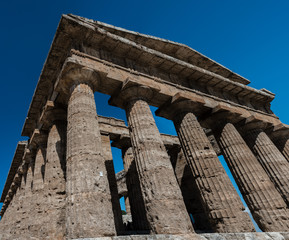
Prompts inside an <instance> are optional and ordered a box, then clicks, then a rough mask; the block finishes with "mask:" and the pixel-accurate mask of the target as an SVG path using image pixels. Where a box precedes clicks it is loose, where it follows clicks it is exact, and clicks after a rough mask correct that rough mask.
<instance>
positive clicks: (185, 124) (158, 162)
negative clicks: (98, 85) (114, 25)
mask: <svg viewBox="0 0 289 240" xmlns="http://www.w3.org/2000/svg"><path fill="white" fill-rule="evenodd" d="M152 97H153V92H152V90H151V89H150V88H147V87H142V86H138V85H135V84H127V85H124V86H123V87H122V89H121V91H120V93H119V94H118V95H117V96H116V95H115V96H114V97H113V99H112V101H111V102H114V103H115V104H116V103H117V102H119V103H120V104H119V107H122V108H124V109H125V111H126V115H127V121H128V127H129V131H130V137H131V145H132V152H133V157H134V162H133V161H132V160H127V162H126V163H125V168H126V169H127V171H128V172H129V169H136V172H137V176H133V174H134V173H132V176H131V177H130V179H131V180H132V179H133V180H132V182H131V184H132V185H133V184H135V183H136V182H137V181H139V186H140V189H138V190H137V189H134V190H132V191H131V194H132V195H135V196H136V195H137V194H139V193H141V196H142V200H143V202H142V203H138V205H140V204H143V206H144V210H145V211H143V212H142V213H140V214H134V215H135V216H141V221H140V222H139V223H140V224H141V227H143V228H144V229H149V230H150V231H151V232H152V233H158V234H190V233H192V232H193V231H194V230H193V228H192V224H191V221H190V218H189V216H188V213H187V210H186V206H185V204H184V201H183V197H182V194H181V191H180V188H179V186H178V183H177V180H176V178H175V175H174V171H173V168H172V165H171V163H170V158H169V156H168V154H167V152H166V149H165V147H164V144H163V142H162V140H161V137H160V133H159V131H158V129H157V127H156V124H155V121H154V118H153V116H152V113H151V111H150V108H149V104H148V101H149V100H150V98H152ZM116 105H117V104H116ZM67 119H68V121H67V157H66V160H67V162H66V164H67V177H66V181H67V183H66V194H67V215H66V216H67V223H66V227H67V233H68V237H69V238H80V237H96V236H112V235H115V234H116V229H115V223H114V218H113V210H112V209H113V208H112V203H111V201H112V200H111V194H110V188H109V187H110V186H109V181H108V178H107V169H106V166H105V159H104V156H103V154H102V142H101V136H100V132H99V126H98V122H97V114H96V107H95V100H94V95H93V88H92V87H91V86H90V85H89V83H87V82H86V83H78V84H75V85H73V87H72V88H71V95H70V97H69V102H68V113H67ZM173 122H174V125H175V127H176V130H177V133H178V136H179V139H180V143H181V146H182V149H183V151H184V155H185V157H186V161H187V164H188V166H189V167H190V169H191V171H192V174H193V179H194V181H195V184H196V186H197V190H198V192H197V193H196V194H199V196H200V198H201V203H202V206H203V208H204V209H205V213H206V214H207V216H208V219H209V221H210V224H211V227H212V228H213V230H214V231H216V232H252V231H254V226H253V223H252V222H251V220H250V218H249V215H248V214H247V213H246V212H244V207H243V205H242V203H241V200H240V198H239V196H238V195H237V192H236V190H235V189H234V187H233V185H232V183H231V181H230V179H229V177H228V176H227V174H226V172H225V170H224V168H223V167H222V165H221V163H220V161H219V159H218V157H217V155H216V153H215V151H214V150H213V148H212V146H211V144H210V142H209V140H208V139H207V137H206V135H205V133H204V131H203V129H202V127H201V126H200V124H199V122H198V120H197V118H196V116H195V115H194V113H193V111H186V112H181V111H180V112H178V113H177V114H175V116H174V118H173ZM218 126H219V127H218V128H215V129H214V131H215V132H216V135H217V136H218V138H219V142H220V145H221V147H222V151H223V154H224V157H225V159H226V161H227V162H228V164H229V166H230V168H231V170H232V172H233V175H234V177H235V179H237V183H238V185H239V186H240V189H241V191H242V194H243V196H244V199H245V201H246V202H247V203H248V206H249V207H250V209H251V211H252V213H253V216H254V217H255V220H256V221H257V222H258V224H259V225H260V227H261V228H263V230H264V231H286V230H287V229H288V211H287V206H286V203H285V201H286V199H288V195H287V194H288V191H287V188H288V186H287V185H286V184H285V183H288V172H289V171H288V170H289V169H288V163H287V162H286V164H285V163H284V165H282V167H280V162H284V160H285V158H284V157H283V155H282V154H281V153H280V152H279V151H278V149H277V148H276V147H275V148H274V145H273V144H272V142H271V141H270V139H269V138H268V137H267V136H266V135H265V133H264V132H262V131H261V132H256V131H255V132H254V131H250V132H248V133H247V137H246V139H247V142H248V143H249V145H250V146H251V148H252V149H253V151H254V154H253V153H252V152H251V150H250V148H249V147H248V146H247V144H246V142H245V141H244V140H243V138H242V137H241V135H240V134H239V132H238V131H237V130H236V129H235V127H234V125H233V124H230V123H224V124H223V125H222V126H220V125H218ZM271 152H274V153H273V154H274V155H273V158H272V155H270V153H271ZM277 152H278V154H277ZM128 155H129V152H128V151H126V152H124V156H125V158H126V159H129V157H128ZM255 155H257V158H256V157H255ZM278 161H279V162H278ZM285 161H286V160H285ZM260 162H261V165H262V166H261V165H260ZM280 168H283V169H280ZM277 169H278V170H277ZM287 169H288V170H287ZM276 171H278V172H276ZM132 172H135V170H133V171H132ZM282 174H284V175H285V176H283V175H282ZM286 174H287V175H286ZM268 176H269V177H268ZM136 177H137V179H136ZM275 187H276V188H277V190H278V191H279V192H278V191H277V190H276V188H275ZM129 188H130V187H129ZM131 189H133V187H132V188H131ZM134 191H139V192H138V193H137V192H134ZM279 193H281V195H280V194H279ZM135 196H134V197H135ZM281 196H282V197H283V199H282V197H281ZM134 197H132V198H130V202H131V208H132V209H131V211H132V212H133V211H138V210H139V209H137V208H135V209H134V206H133V201H134V200H133V199H134ZM144 212H145V214H144ZM144 215H145V216H144Z"/></svg>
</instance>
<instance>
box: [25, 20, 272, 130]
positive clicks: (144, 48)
mask: <svg viewBox="0 0 289 240" xmlns="http://www.w3.org/2000/svg"><path fill="white" fill-rule="evenodd" d="M104 28H105V27H104V25H102V24H101V25H98V24H97V25H96V23H95V22H93V23H92V22H91V20H88V19H84V18H81V20H80V18H79V17H77V16H72V15H71V16H70V15H63V16H62V18H61V21H60V23H59V26H58V29H57V34H56V35H55V38H54V41H53V43H52V46H51V49H50V52H49V55H48V57H47V60H46V63H45V65H44V68H43V70H42V73H41V76H40V78H39V82H38V84H37V89H36V91H35V94H34V96H33V100H32V102H31V105H30V108H29V111H28V116H27V118H26V121H25V124H24V127H23V131H22V135H23V136H30V134H31V131H33V129H34V128H35V126H34V125H35V122H37V121H38V119H35V118H37V115H36V116H34V115H33V114H32V112H37V111H38V112H39V109H41V108H42V107H43V106H39V105H38V104H37V103H36V102H37V101H36V99H45V98H46V99H48V98H49V94H51V92H53V89H49V91H44V86H47V85H48V86H53V85H54V83H55V81H56V77H55V76H58V73H59V72H60V71H61V67H62V65H63V63H64V61H65V58H66V56H67V54H68V52H69V50H70V48H71V46H72V45H73V43H74V44H75V45H77V44H80V43H79V42H75V41H77V39H79V37H80V36H81V39H82V40H81V44H83V43H86V44H90V45H93V46H96V45H98V46H99V47H100V48H102V47H105V46H106V45H107V46H106V47H109V48H113V49H114V52H115V53H116V54H119V53H118V51H122V50H123V49H126V50H125V52H128V51H129V50H130V49H134V52H135V54H134V55H133V56H130V57H133V58H134V60H135V61H138V60H139V58H140V56H141V55H143V56H147V57H146V58H145V59H143V60H144V61H142V63H143V64H145V65H153V64H152V62H151V61H150V60H151V59H159V60H160V61H162V63H163V64H160V65H161V66H163V67H165V68H166V70H167V71H168V73H170V72H171V71H172V70H173V69H179V71H178V73H182V74H183V73H184V72H186V73H187V75H188V76H190V75H194V72H197V73H198V74H201V75H203V76H204V78H205V77H206V78H208V77H211V78H212V79H213V80H214V81H210V82H209V83H208V84H211V85H214V84H215V83H217V84H218V85H223V84H225V85H228V86H229V88H228V89H234V86H235V88H240V89H243V90H244V91H245V92H248V91H249V92H250V91H251V92H253V94H250V95H252V100H253V101H256V102H261V101H263V102H266V103H268V102H270V101H272V100H273V95H272V94H271V93H268V92H267V91H265V90H257V89H253V88H250V87H248V86H246V84H248V83H249V81H248V80H246V79H244V78H242V77H240V76H239V75H237V74H235V73H233V72H232V71H230V70H228V69H226V68H224V67H223V66H221V65H219V64H218V63H216V62H214V61H212V60H211V59H209V58H206V57H205V56H203V55H202V54H200V53H197V52H196V51H195V50H192V49H191V48H188V47H187V46H185V45H182V44H178V43H171V42H170V41H166V40H160V39H158V38H155V37H150V36H146V35H139V34H137V36H138V38H137V39H135V40H132V39H128V38H127V37H126V36H120V35H117V33H116V31H115V30H113V32H108V31H107V28H105V29H104ZM117 32H126V30H123V29H122V30H118V31H117ZM130 33H131V32H130ZM118 34H119V33H118ZM135 34H136V33H135ZM85 36H90V37H85ZM92 36H93V37H92ZM140 36H141V37H140ZM105 38H107V39H109V41H103V40H104V39H105ZM140 39H142V42H139V40H140ZM144 39H149V41H143V40H144ZM151 41H156V42H157V45H159V44H163V46H164V47H163V50H162V51H159V50H157V49H155V47H153V46H154V45H155V44H152V43H151ZM72 42H73V43H72ZM149 42H150V44H149ZM151 44H152V45H151ZM117 46H121V47H117ZM171 48H175V49H174V51H172V52H175V53H176V55H174V56H172V55H171V54H168V52H166V51H164V49H167V50H168V49H171ZM191 51H192V52H191ZM188 53H190V57H188V56H186V55H187V54H188ZM192 54H193V55H192ZM187 57H188V59H194V58H196V57H197V59H198V60H197V61H195V62H194V63H193V62H190V61H187V60H185V59H186V58H187ZM184 58H185V59H184ZM196 62H197V63H198V64H196ZM201 62H202V63H203V64H205V65H202V64H201V65H199V63H201ZM208 64H209V66H208ZM168 66H171V67H170V68H168ZM216 66H218V67H216ZM162 70H164V69H162ZM180 70H181V71H180ZM51 72H53V73H55V74H51ZM172 73H173V72H172ZM192 73H193V74H192ZM190 80H191V81H193V79H192V78H191V79H190ZM52 98H53V97H52Z"/></svg>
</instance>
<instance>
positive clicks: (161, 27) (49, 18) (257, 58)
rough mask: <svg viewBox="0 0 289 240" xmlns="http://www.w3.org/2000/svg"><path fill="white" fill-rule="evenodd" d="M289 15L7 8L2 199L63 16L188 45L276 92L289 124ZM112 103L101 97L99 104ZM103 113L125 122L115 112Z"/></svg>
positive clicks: (212, 5)
mask: <svg viewBox="0 0 289 240" xmlns="http://www.w3.org/2000/svg"><path fill="white" fill-rule="evenodd" d="M288 12H289V1H285V0H284V1H282V0H279V1H269V0H263V1H261V0H260V1H257V0H256V1H253V0H251V1H249V0H242V1H241V0H240V1H239V0H235V1H229V0H221V1H216V0H210V1H205V0H202V1H193V0H190V1H189V0H181V1H170V0H166V1H163V0H161V1H157V0H155V1H151V0H146V1H116V0H111V1H95V0H94V1H86V0H82V1H76V0H70V1H60V0H58V1H55V0H50V1H45V0H43V1H29V0H28V1H19V0H17V1H4V2H2V3H1V6H0V26H1V28H0V29H1V35H0V36H1V37H0V48H1V58H0V70H1V71H0V73H1V87H0V89H1V94H0V104H1V106H0V107H1V118H0V121H1V124H0V132H1V138H0V146H1V147H0V149H1V162H0V163H1V167H0V192H2V189H3V186H4V184H5V180H6V176H7V173H8V170H9V167H10V163H11V160H12V158H13V155H14V151H15V147H16V144H17V142H18V141H19V140H23V139H24V138H23V137H21V136H20V134H21V129H22V126H23V123H24V120H25V117H26V114H27V110H28V107H29V104H30V101H31V98H32V95H33V92H34V89H35V86H36V83H37V80H38V77H39V75H40V72H41V69H42V66H43V63H44V61H45V59H46V56H47V53H48V51H49V47H50V44H51V42H52V39H53V36H54V33H55V31H56V28H57V24H58V22H59V20H60V17H61V14H63V13H73V14H76V15H80V16H83V17H87V18H91V19H95V20H99V21H102V22H106V23H109V24H112V25H115V26H119V27H123V28H126V29H129V30H133V31H137V32H141V33H145V34H150V35H153V36H158V37H162V38H166V39H169V40H172V41H176V42H180V43H184V44H187V45H189V46H190V47H192V48H194V49H196V50H197V51H199V52H201V53H203V54H205V55H206V56H208V57H210V58H212V59H213V60H215V61H217V62H219V63H221V64H223V65H224V66H226V67H228V68H229V69H231V70H233V71H235V72H237V73H238V74H240V75H242V76H244V77H246V78H247V79H249V80H250V81H251V82H252V83H251V84H250V86H252V87H255V88H257V89H260V88H266V89H268V90H270V91H272V92H273V93H276V99H275V100H274V101H273V103H272V109H273V111H274V112H275V114H276V115H278V116H279V117H280V119H281V120H282V121H283V122H284V123H287V124H289V113H288V103H289V95H288V89H289V81H288V80H289V73H288V70H289V61H288V56H289V44H288V43H289V14H288ZM96 96H98V97H99V96H100V95H99V94H96ZM106 99H107V98H106V97H99V98H97V105H99V106H100V105H101V104H100V103H106ZM98 112H99V114H103V115H108V116H115V115H116V116H124V114H123V111H121V110H115V109H114V108H108V109H106V110H104V109H100V108H99V109H98ZM158 126H159V128H160V131H161V132H168V133H174V129H172V128H173V126H172V125H171V124H170V123H168V124H167V123H166V122H165V121H159V120H158ZM114 155H115V156H116V155H117V151H116V150H114ZM117 168H118V169H120V168H121V167H120V164H118V166H117ZM0 206H1V205H0Z"/></svg>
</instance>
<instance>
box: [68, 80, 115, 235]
mask: <svg viewBox="0 0 289 240" xmlns="http://www.w3.org/2000/svg"><path fill="white" fill-rule="evenodd" d="M96 116H97V115H96V107H95V101H94V95H93V91H92V89H91V88H90V87H89V86H88V85H87V84H78V85H77V86H75V87H74V88H73V90H72V93H71V96H70V99H69V102H68V112H67V119H68V121H67V156H66V164H67V165H66V178H67V182H66V193H67V211H66V220H67V223H66V228H67V237H68V238H72V239H73V238H89V237H98V236H112V235H115V225H114V217H113V211H112V204H111V196H110V191H109V183H108V180H107V173H106V168H105V162H104V157H103V154H102V147H101V136H100V132H99V126H98V121H97V119H96Z"/></svg>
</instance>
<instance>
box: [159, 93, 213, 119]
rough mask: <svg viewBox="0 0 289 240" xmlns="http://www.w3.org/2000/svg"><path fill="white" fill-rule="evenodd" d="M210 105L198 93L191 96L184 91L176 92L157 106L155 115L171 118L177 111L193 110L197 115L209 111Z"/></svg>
mask: <svg viewBox="0 0 289 240" xmlns="http://www.w3.org/2000/svg"><path fill="white" fill-rule="evenodd" d="M211 107H212V106H210V105H209V104H206V101H205V99H204V98H202V97H200V96H198V95H195V96H192V95H190V94H187V93H185V92H178V93H176V94H175V95H174V96H172V97H171V99H170V100H169V101H167V102H166V103H165V104H163V105H162V106H161V107H159V108H158V110H157V111H156V115H157V116H160V117H164V118H167V119H171V120H172V119H173V118H174V117H175V115H177V114H178V113H181V112H194V113H195V115H197V116H199V115H201V114H204V113H205V112H208V111H210V110H211Z"/></svg>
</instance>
